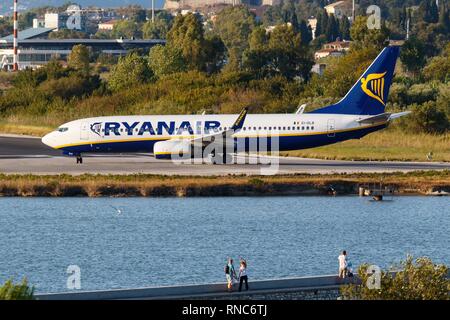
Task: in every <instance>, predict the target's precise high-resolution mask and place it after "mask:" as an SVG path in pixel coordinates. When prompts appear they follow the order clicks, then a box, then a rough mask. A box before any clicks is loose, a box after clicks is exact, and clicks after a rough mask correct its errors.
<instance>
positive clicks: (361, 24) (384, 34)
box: [350, 16, 390, 51]
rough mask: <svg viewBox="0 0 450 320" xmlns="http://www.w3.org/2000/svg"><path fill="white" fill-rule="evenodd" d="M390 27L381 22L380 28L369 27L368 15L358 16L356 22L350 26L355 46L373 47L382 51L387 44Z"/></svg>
mask: <svg viewBox="0 0 450 320" xmlns="http://www.w3.org/2000/svg"><path fill="white" fill-rule="evenodd" d="M389 33H390V31H389V29H388V28H387V27H386V25H385V23H384V22H382V23H381V28H380V29H370V30H369V28H367V17H365V16H357V17H356V19H355V22H354V23H353V25H352V26H351V28H350V36H351V38H352V40H353V43H352V46H353V47H354V48H357V49H358V48H368V47H372V48H375V49H377V50H378V51H380V50H381V49H382V48H384V47H385V46H386V40H387V39H388V37H389Z"/></svg>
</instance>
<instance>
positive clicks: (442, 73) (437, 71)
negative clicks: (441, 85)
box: [422, 44, 450, 82]
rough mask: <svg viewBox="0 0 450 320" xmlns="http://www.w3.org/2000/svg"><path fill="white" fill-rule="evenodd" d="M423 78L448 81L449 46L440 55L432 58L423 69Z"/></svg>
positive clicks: (449, 68)
mask: <svg viewBox="0 0 450 320" xmlns="http://www.w3.org/2000/svg"><path fill="white" fill-rule="evenodd" d="M422 74H423V76H424V77H425V79H427V80H439V81H443V82H444V81H445V82H448V81H450V44H447V47H446V49H445V50H444V52H443V53H442V55H439V56H436V57H433V58H432V59H431V60H430V61H429V63H428V64H427V65H426V66H425V68H423V71H422Z"/></svg>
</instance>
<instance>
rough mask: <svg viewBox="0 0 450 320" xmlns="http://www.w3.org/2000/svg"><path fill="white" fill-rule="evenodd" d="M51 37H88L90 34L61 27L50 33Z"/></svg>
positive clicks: (49, 36)
mask: <svg viewBox="0 0 450 320" xmlns="http://www.w3.org/2000/svg"><path fill="white" fill-rule="evenodd" d="M48 38H49V39H88V38H89V35H88V34H87V33H86V32H83V31H77V30H70V29H61V30H58V31H52V32H50V33H49V35H48Z"/></svg>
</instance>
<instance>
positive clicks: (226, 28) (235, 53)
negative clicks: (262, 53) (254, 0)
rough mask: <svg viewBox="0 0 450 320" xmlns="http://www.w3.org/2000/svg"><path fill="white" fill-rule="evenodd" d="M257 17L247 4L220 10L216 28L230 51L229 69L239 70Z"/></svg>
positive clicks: (215, 24)
mask: <svg viewBox="0 0 450 320" xmlns="http://www.w3.org/2000/svg"><path fill="white" fill-rule="evenodd" d="M255 25H256V22H255V17H254V15H253V14H252V13H251V12H250V11H249V9H248V8H247V7H246V6H232V7H227V8H225V9H223V10H222V11H220V12H219V13H218V15H217V19H216V21H215V23H214V29H215V31H216V32H217V34H218V35H219V37H220V38H221V39H222V41H223V43H224V44H225V47H226V48H227V52H228V65H227V66H226V67H227V69H228V70H239V69H240V68H241V63H242V55H243V53H244V50H245V49H247V48H248V37H249V36H250V34H251V32H252V30H253V28H254V27H255Z"/></svg>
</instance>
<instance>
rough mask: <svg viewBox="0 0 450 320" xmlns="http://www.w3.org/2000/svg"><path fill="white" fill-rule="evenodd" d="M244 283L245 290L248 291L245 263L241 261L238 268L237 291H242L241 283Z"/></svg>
mask: <svg viewBox="0 0 450 320" xmlns="http://www.w3.org/2000/svg"><path fill="white" fill-rule="evenodd" d="M244 281H245V290H247V291H248V275H247V261H245V260H241V265H240V267H239V291H241V290H242V283H243V282H244Z"/></svg>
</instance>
